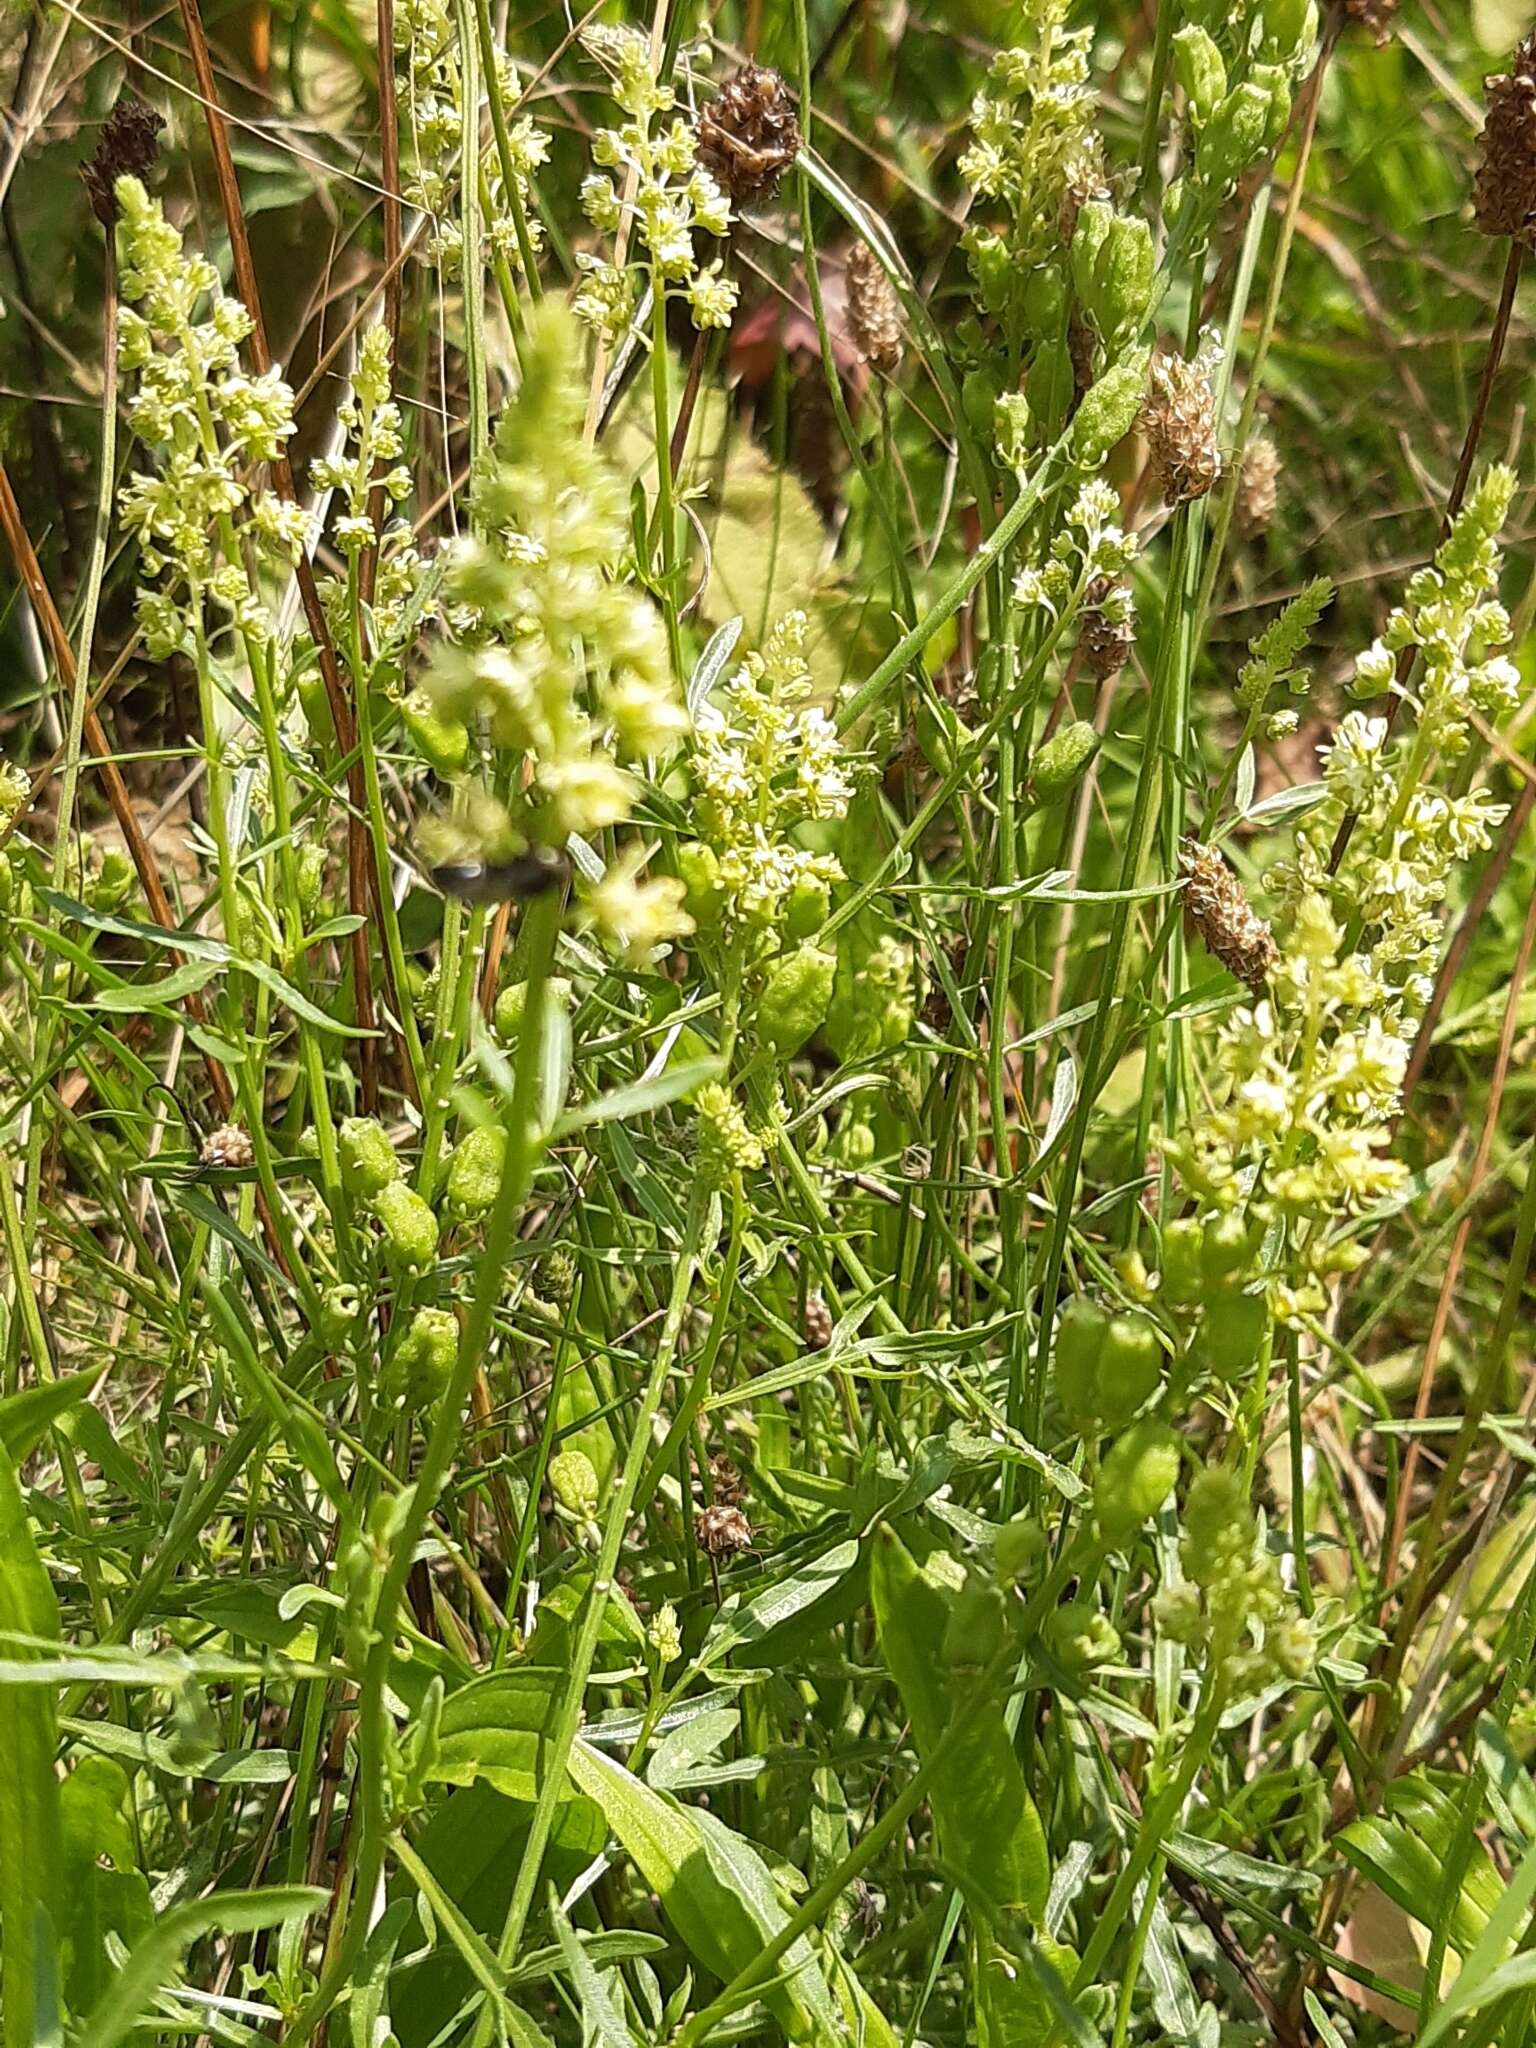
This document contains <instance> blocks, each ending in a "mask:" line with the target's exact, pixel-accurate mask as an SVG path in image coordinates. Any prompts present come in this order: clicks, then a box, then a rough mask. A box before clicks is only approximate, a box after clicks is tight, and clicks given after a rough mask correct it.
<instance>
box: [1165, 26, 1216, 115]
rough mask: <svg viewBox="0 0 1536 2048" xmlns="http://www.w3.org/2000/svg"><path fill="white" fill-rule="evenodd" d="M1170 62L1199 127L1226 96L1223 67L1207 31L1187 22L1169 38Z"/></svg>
mask: <svg viewBox="0 0 1536 2048" xmlns="http://www.w3.org/2000/svg"><path fill="white" fill-rule="evenodd" d="M1173 65H1174V70H1175V71H1176V73H1177V74H1178V80H1179V83H1180V85H1182V86H1183V88H1184V97H1185V98H1186V99H1187V100H1188V102H1189V115H1190V119H1191V121H1192V122H1193V123H1194V125H1195V126H1196V127H1197V128H1200V127H1203V126H1204V125H1205V123H1206V122H1207V121H1209V119H1210V118H1211V116H1212V114H1214V113H1215V111H1216V109H1217V108H1218V107H1219V106H1220V105H1221V103H1222V101H1223V100H1224V99H1225V98H1226V96H1227V67H1226V65H1225V64H1224V63H1223V62H1222V60H1221V52H1220V50H1218V49H1217V47H1216V44H1215V41H1214V39H1213V38H1212V37H1211V35H1210V33H1209V31H1208V30H1206V29H1203V28H1197V27H1196V26H1195V25H1194V24H1193V23H1192V22H1187V23H1186V24H1185V25H1184V27H1183V28H1181V29H1180V30H1179V31H1178V33H1177V34H1176V35H1175V36H1174V39H1173Z"/></svg>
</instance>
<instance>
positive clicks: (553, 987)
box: [491, 974, 571, 1044]
mask: <svg viewBox="0 0 1536 2048" xmlns="http://www.w3.org/2000/svg"><path fill="white" fill-rule="evenodd" d="M544 994H545V1000H546V1001H547V1002H549V1003H551V1004H554V1003H558V1004H559V1005H560V1007H561V1008H562V1009H565V1008H567V1007H568V1006H569V1003H570V1000H571V984H570V983H569V982H568V981H567V980H566V979H565V977H564V976H563V975H559V974H552V975H551V976H550V978H549V986H548V987H547V988H546V990H545V992H544ZM527 1001H528V984H527V982H526V981H514V982H513V983H512V984H511V986H510V987H508V988H504V989H503V990H502V991H501V994H500V995H499V996H497V998H496V1007H495V1008H494V1009H493V1010H492V1012H491V1022H492V1023H493V1024H494V1025H495V1027H496V1036H497V1037H498V1038H499V1039H501V1040H503V1041H504V1042H505V1043H507V1044H510V1043H511V1042H512V1041H513V1040H514V1039H515V1038H516V1037H517V1034H518V1033H519V1032H520V1031H521V1030H522V1028H523V1010H524V1008H525V1006H526V1004H527Z"/></svg>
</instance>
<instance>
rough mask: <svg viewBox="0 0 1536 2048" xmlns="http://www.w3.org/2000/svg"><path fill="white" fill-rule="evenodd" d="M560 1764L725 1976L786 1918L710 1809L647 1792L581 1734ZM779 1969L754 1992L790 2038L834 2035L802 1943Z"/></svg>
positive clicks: (757, 1863)
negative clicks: (581, 1738) (779, 1976)
mask: <svg viewBox="0 0 1536 2048" xmlns="http://www.w3.org/2000/svg"><path fill="white" fill-rule="evenodd" d="M570 1773H571V1776H572V1778H574V1780H575V1781H576V1783H577V1785H578V1786H579V1787H580V1789H581V1790H582V1791H583V1792H585V1793H586V1794H587V1795H588V1797H589V1798H591V1799H594V1800H596V1802H597V1804H598V1805H599V1806H600V1807H601V1808H602V1811H603V1815H604V1818H605V1819H606V1820H607V1822H608V1825H609V1826H610V1827H611V1828H612V1829H613V1832H614V1833H615V1834H616V1835H617V1836H618V1838H619V1840H620V1841H621V1842H622V1843H623V1844H624V1847H625V1848H626V1849H627V1850H628V1852H629V1854H630V1855H631V1856H632V1857H633V1858H634V1860H635V1862H636V1864H637V1865H638V1866H639V1870H640V1874H641V1876H642V1877H643V1878H644V1879H645V1882H646V1883H647V1884H648V1885H649V1886H650V1888H651V1890H652V1891H653V1892H655V1893H656V1895H657V1897H658V1898H659V1899H660V1901H661V1906H662V1910H663V1912H664V1913H665V1914H666V1916H667V1918H668V1919H669V1920H670V1921H671V1922H672V1924H673V1926H674V1927H675V1928H676V1929H677V1931H678V1933H679V1935H680V1936H681V1937H682V1939H683V1940H684V1941H685V1942H686V1943H687V1945H688V1947H689V1948H690V1949H691V1950H692V1952H693V1954H694V1955H695V1956H696V1957H697V1958H698V1960H699V1961H700V1962H701V1963H702V1964H703V1965H704V1967H705V1968H706V1969H708V1970H712V1971H713V1972H714V1973H715V1975H716V1976H717V1977H721V1978H724V1979H726V1980H729V1979H730V1978H732V1977H734V1976H735V1975H736V1974H737V1973H738V1972H739V1971H741V1970H743V1969H745V1968H746V1967H747V1965H748V1964H749V1963H750V1962H752V1961H753V1959H754V1958H755V1957H756V1956H757V1955H758V1954H759V1953H760V1952H761V1950H762V1948H763V1946H764V1944H765V1943H766V1942H768V1941H771V1940H772V1939H773V1937H774V1935H775V1934H777V1933H778V1931H779V1929H780V1928H781V1927H782V1926H783V1925H784V1922H785V1920H786V1919H787V1918H788V1915H787V1914H786V1913H785V1911H784V1908H783V1906H782V1904H781V1903H780V1901H779V1895H778V1893H777V1891H776V1890H775V1888H774V1883H773V1879H772V1877H771V1876H770V1875H769V1872H768V1866H767V1865H766V1864H765V1863H764V1862H763V1859H762V1857H761V1856H760V1855H759V1854H758V1852H757V1850H756V1849H754V1848H753V1846H752V1844H751V1843H750V1842H748V1841H746V1840H745V1839H744V1838H743V1837H742V1836H741V1835H738V1834H735V1833H733V1831H732V1830H731V1829H730V1828H728V1827H726V1826H725V1825H724V1824H723V1823H722V1822H720V1821H718V1820H716V1819H715V1817H714V1815H713V1814H710V1813H705V1812H703V1811H702V1810H696V1809H694V1808H691V1807H685V1806H680V1805H679V1804H678V1803H677V1801H676V1800H674V1799H669V1798H668V1797H667V1796H666V1794H665V1793H662V1792H653V1791H652V1790H651V1788H650V1786H649V1785H646V1784H644V1783H642V1781H641V1780H640V1779H639V1778H636V1777H633V1776H631V1774H630V1773H629V1772H628V1771H626V1770H625V1769H624V1766H623V1765H622V1764H620V1763H616V1762H614V1761H613V1759H612V1758H610V1757H606V1756H604V1755H603V1754H602V1752H601V1751H600V1750H596V1749H593V1748H592V1747H591V1746H590V1744H588V1743H585V1742H580V1741H578V1742H577V1743H576V1744H575V1745H574V1747H573V1749H572V1751H571V1760H570ZM781 1968H782V1972H783V1975H782V1979H781V1980H780V1981H778V1982H775V1983H773V1984H771V1985H769V1986H766V1987H765V1988H764V1991H763V2000H764V2003H765V2004H766V2005H767V2006H768V2008H769V2010H770V2011H771V2012H772V2013H773V2015H774V2017H775V2019H776V2020H777V2021H778V2022H779V2024H780V2025H781V2026H782V2027H783V2028H784V2031H785V2033H786V2034H787V2035H788V2037H789V2038H790V2040H792V2041H816V2042H818V2043H820V2042H826V2043H828V2044H832V2043H840V2042H841V2040H842V2038H843V2033H842V2028H841V2024H840V2022H839V2020H838V2017H837V2012H836V2008H835V2006H834V2004H833V2000H832V1995H831V1993H830V1992H829V1991H828V1989H827V1986H826V1983H825V1980H824V1979H823V1978H822V1975H821V1972H820V1970H819V1969H818V1968H817V1966H816V1960H815V1957H814V1956H813V1955H812V1953H811V1950H810V1945H809V1944H808V1943H807V1942H806V1941H805V1940H804V1939H801V1940H799V1941H797V1942H794V1943H792V1944H791V1946H790V1948H789V1951H788V1953H787V1954H786V1955H785V1957H784V1961H783V1964H782V1966H781Z"/></svg>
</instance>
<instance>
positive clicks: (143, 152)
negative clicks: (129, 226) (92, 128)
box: [80, 92, 165, 228]
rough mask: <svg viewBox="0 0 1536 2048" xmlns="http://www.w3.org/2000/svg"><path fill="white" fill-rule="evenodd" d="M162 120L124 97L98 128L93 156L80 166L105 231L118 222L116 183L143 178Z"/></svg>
mask: <svg viewBox="0 0 1536 2048" xmlns="http://www.w3.org/2000/svg"><path fill="white" fill-rule="evenodd" d="M164 126H165V120H164V117H163V116H162V115H160V114H157V113H156V112H155V110H154V108H153V107H147V106H145V104H144V102H143V101H142V100H141V99H136V98H135V97H134V95H133V94H132V93H131V92H129V93H124V94H123V97H122V98H121V99H120V100H119V101H118V103H117V105H116V106H115V107H114V108H113V109H112V111H111V113H110V114H108V116H107V118H106V120H105V121H103V122H102V124H101V134H100V137H99V138H98V140H97V143H96V151H95V154H94V155H93V156H91V157H89V158H88V159H87V160H86V162H84V163H83V164H82V165H81V166H80V175H81V177H82V178H84V180H85V189H86V191H87V192H88V193H89V194H90V198H91V211H92V212H93V213H94V214H95V216H96V218H97V219H98V220H99V221H100V222H101V224H102V226H103V227H104V228H110V227H111V226H112V224H113V223H114V221H115V220H116V219H117V181H118V179H119V178H123V177H135V178H142V177H143V175H144V173H145V172H146V171H147V170H148V169H149V167H150V165H151V164H152V163H153V162H154V160H155V158H156V156H157V155H158V154H159V150H160V143H159V135H160V130H161V129H162V128H163V127H164Z"/></svg>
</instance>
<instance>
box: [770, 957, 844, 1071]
mask: <svg viewBox="0 0 1536 2048" xmlns="http://www.w3.org/2000/svg"><path fill="white" fill-rule="evenodd" d="M836 974H837V955H836V954H835V953H828V952H824V951H823V950H822V949H821V947H819V946H797V947H796V949H795V951H794V952H793V953H784V954H781V955H780V957H779V958H778V959H777V960H775V962H774V963H773V965H772V967H771V968H769V970H768V978H767V980H766V981H765V982H764V984H763V993H762V995H761V997H760V998H759V1000H758V1005H757V1017H756V1024H757V1035H758V1037H759V1038H760V1039H761V1040H762V1041H763V1043H764V1044H765V1045H767V1046H770V1047H771V1048H772V1049H773V1051H774V1052H776V1053H777V1054H778V1056H779V1058H780V1059H788V1058H789V1057H790V1055H791V1054H792V1053H796V1052H798V1051H799V1050H800V1048H801V1046H802V1045H804V1044H805V1042H806V1040H807V1039H808V1038H810V1037H811V1036H812V1035H813V1034H814V1033H815V1032H816V1031H818V1030H819V1029H820V1028H821V1025H822V1023H823V1022H824V1020H825V1018H826V1014H827V1007H828V1005H829V1004H830V1003H831V1001H832V983H833V979H834V977H835V976H836Z"/></svg>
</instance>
